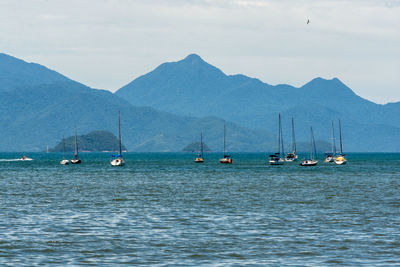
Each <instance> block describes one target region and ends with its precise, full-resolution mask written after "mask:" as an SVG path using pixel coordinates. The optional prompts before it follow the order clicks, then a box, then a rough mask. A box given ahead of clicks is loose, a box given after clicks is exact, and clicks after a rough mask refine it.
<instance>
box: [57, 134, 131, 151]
mask: <svg viewBox="0 0 400 267" xmlns="http://www.w3.org/2000/svg"><path fill="white" fill-rule="evenodd" d="M63 141H64V142H63ZM77 143H78V149H79V151H93V152H94V151H118V138H117V137H116V136H115V135H113V134H112V133H110V132H108V131H93V132H90V133H88V134H84V135H80V136H77ZM64 144H65V151H66V152H71V151H75V136H69V137H67V138H65V139H63V140H61V141H60V142H59V143H58V144H57V145H56V146H55V147H54V148H52V149H50V151H51V152H63V151H64ZM122 150H126V147H125V146H124V145H122Z"/></svg>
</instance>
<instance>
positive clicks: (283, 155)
mask: <svg viewBox="0 0 400 267" xmlns="http://www.w3.org/2000/svg"><path fill="white" fill-rule="evenodd" d="M280 121H281V120H280V118H279V122H280ZM279 126H280V128H281V129H280V130H281V147H282V158H284V157H285V150H284V149H283V133H282V124H281V123H279Z"/></svg>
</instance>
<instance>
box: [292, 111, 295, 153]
mask: <svg viewBox="0 0 400 267" xmlns="http://www.w3.org/2000/svg"><path fill="white" fill-rule="evenodd" d="M292 152H293V154H296V137H295V135H294V120H293V117H292Z"/></svg>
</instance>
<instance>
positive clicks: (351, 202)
mask: <svg viewBox="0 0 400 267" xmlns="http://www.w3.org/2000/svg"><path fill="white" fill-rule="evenodd" d="M20 156H21V154H15V153H14V154H13V153H0V158H1V159H3V160H0V200H1V210H0V265H3V266H4V265H6V266H7V265H9V266H15V265H26V266H35V265H103V266H110V265H123V264H128V265H133V264H137V265H143V266H148V265H157V266H164V265H165V266H166V265H168V266H190V265H191V266H200V265H212V266H218V265H219V266H241V265H250V266H258V265H276V266H283V265H290V266H293V265H298V266H307V265H309V266H311V265H312V266H330V265H332V266H333V265H370V266H378V265H382V266H387V265H396V264H399V263H400V154H349V155H348V159H349V163H348V164H347V165H344V166H337V165H334V164H324V163H321V162H320V163H319V165H318V166H316V167H300V166H298V163H295V164H287V165H284V166H269V165H267V164H266V160H265V157H264V154H233V156H234V159H235V162H234V164H233V165H222V164H219V163H218V158H219V157H220V156H221V155H220V154H209V155H206V157H205V160H206V163H204V164H195V163H194V162H193V160H194V155H190V154H178V153H177V154H161V153H160V154H154V153H153V154H151V153H149V154H144V153H143V154H134V153H130V154H128V155H126V157H125V158H126V162H127V165H126V166H124V167H122V168H117V167H111V166H110V165H109V157H108V154H104V153H90V154H89V153H82V154H81V159H82V160H83V164H82V165H70V166H61V165H59V161H60V159H61V158H62V156H61V154H53V153H50V154H45V153H36V154H35V153H30V154H28V156H30V157H32V158H33V159H34V160H33V161H31V162H18V161H4V159H12V158H17V157H20Z"/></svg>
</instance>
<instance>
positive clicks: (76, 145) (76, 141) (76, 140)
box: [74, 127, 78, 158]
mask: <svg viewBox="0 0 400 267" xmlns="http://www.w3.org/2000/svg"><path fill="white" fill-rule="evenodd" d="M74 157H75V158H78V138H77V136H76V127H75V154H74Z"/></svg>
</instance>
